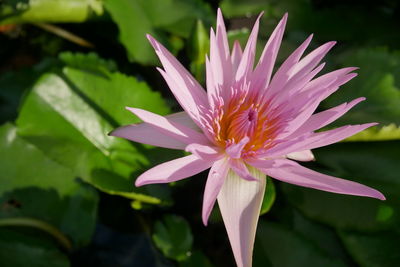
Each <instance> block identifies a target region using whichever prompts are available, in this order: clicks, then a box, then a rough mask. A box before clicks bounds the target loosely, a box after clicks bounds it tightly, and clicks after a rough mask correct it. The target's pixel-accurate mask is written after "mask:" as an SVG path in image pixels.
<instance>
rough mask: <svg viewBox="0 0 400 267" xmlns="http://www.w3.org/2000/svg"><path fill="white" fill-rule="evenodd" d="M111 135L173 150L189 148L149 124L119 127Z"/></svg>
mask: <svg viewBox="0 0 400 267" xmlns="http://www.w3.org/2000/svg"><path fill="white" fill-rule="evenodd" d="M109 135H111V136H117V137H122V138H125V139H128V140H131V141H134V142H138V143H143V144H148V145H152V146H158V147H165V148H171V149H184V148H185V147H186V146H187V144H185V143H183V142H181V141H178V140H177V139H175V138H173V137H170V136H168V135H165V134H163V133H161V132H159V131H157V130H156V129H154V127H153V126H152V125H150V124H148V123H140V124H132V125H126V126H123V127H119V128H117V129H115V130H114V131H112V132H111V133H110V134H109Z"/></svg>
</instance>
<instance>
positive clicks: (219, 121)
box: [212, 90, 279, 157]
mask: <svg viewBox="0 0 400 267" xmlns="http://www.w3.org/2000/svg"><path fill="white" fill-rule="evenodd" d="M248 92H249V91H245V90H243V91H236V92H235V93H236V94H235V95H234V96H233V97H232V98H231V99H230V101H229V103H228V104H227V105H226V106H225V105H224V104H223V103H222V104H221V105H220V106H218V108H217V109H215V110H214V116H213V117H214V120H213V126H212V128H213V130H212V131H213V135H214V137H215V140H216V142H217V144H218V145H220V146H221V147H223V148H226V147H228V146H230V145H232V144H237V143H239V142H240V141H241V140H242V139H243V138H244V137H248V138H249V139H250V140H249V142H248V143H247V144H246V145H245V147H244V149H243V152H242V156H244V157H246V156H251V155H253V154H254V153H257V152H258V151H260V150H265V149H268V148H270V147H271V146H273V144H274V141H275V137H276V133H277V129H278V128H279V126H278V122H279V120H278V118H276V117H274V116H273V114H271V111H270V110H269V108H268V103H260V102H259V101H258V100H259V99H260V97H259V96H258V95H257V94H252V95H249V94H248ZM272 113H273V112H272Z"/></svg>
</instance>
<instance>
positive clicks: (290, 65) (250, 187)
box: [111, 10, 385, 266]
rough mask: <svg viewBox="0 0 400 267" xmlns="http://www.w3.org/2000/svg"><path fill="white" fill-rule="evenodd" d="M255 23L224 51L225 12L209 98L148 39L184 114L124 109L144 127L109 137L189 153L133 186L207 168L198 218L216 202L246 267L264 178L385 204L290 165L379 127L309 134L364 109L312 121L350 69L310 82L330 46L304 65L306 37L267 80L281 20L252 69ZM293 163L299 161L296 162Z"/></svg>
mask: <svg viewBox="0 0 400 267" xmlns="http://www.w3.org/2000/svg"><path fill="white" fill-rule="evenodd" d="M260 17H261V15H260V16H259V17H258V19H257V21H256V22H255V25H254V27H253V30H252V32H251V34H250V37H249V40H248V42H247V44H246V47H245V48H244V51H242V48H241V47H240V44H239V42H235V43H234V45H233V49H232V52H231V50H230V48H229V45H228V40H227V34H226V29H225V25H224V21H223V17H222V14H221V11H220V10H218V15H217V29H216V32H215V33H214V31H213V29H211V33H210V35H211V36H210V43H211V47H210V57H209V59H208V58H207V59H206V78H207V81H206V85H207V91H206V90H204V89H203V88H202V86H201V85H200V84H199V83H198V82H197V81H196V80H195V79H194V78H193V77H192V75H191V74H190V73H189V72H188V71H187V70H186V69H185V68H184V67H183V66H182V65H181V64H180V63H179V62H178V61H177V60H176V59H175V58H174V56H173V55H171V54H170V53H169V52H168V51H167V49H166V48H165V47H164V46H162V45H161V44H160V43H158V42H157V41H156V40H155V39H154V38H153V37H151V36H148V39H149V41H150V43H151V45H152V46H153V47H154V49H155V51H156V53H157V55H158V57H159V59H160V61H161V63H162V65H163V67H164V69H160V68H159V69H158V70H159V72H160V73H161V75H162V76H163V77H164V79H165V81H166V82H167V84H168V86H169V88H170V89H171V91H172V93H173V94H174V96H175V98H176V99H177V100H178V102H179V104H180V105H181V106H182V108H183V109H184V112H179V113H175V114H171V115H168V116H165V117H163V116H160V115H157V114H154V113H152V112H149V111H146V110H142V109H138V108H127V109H128V110H129V111H131V112H132V113H133V114H135V115H136V116H138V117H139V118H140V119H141V120H142V121H143V123H141V124H133V125H128V126H124V127H121V128H118V129H116V130H115V131H114V132H112V133H111V135H113V136H118V137H123V138H126V139H129V140H132V141H135V142H140V143H145V144H150V145H154V146H159V147H166V148H171V149H182V150H186V151H188V152H190V153H191V154H190V155H189V156H185V157H182V158H178V159H175V160H172V161H169V162H165V163H163V164H160V165H158V166H155V167H154V168H152V169H150V170H148V171H146V172H145V173H143V174H142V175H140V176H139V177H138V178H137V180H136V186H142V185H147V184H154V183H169V182H173V181H177V180H181V179H184V178H188V177H190V176H192V175H195V174H197V173H199V172H202V171H204V170H206V169H208V168H211V170H210V172H209V174H208V178H207V182H206V186H205V191H204V198H203V210H202V219H203V222H204V224H205V225H207V220H208V217H209V215H210V213H211V210H212V208H213V206H214V203H215V201H216V200H218V205H219V208H220V210H221V213H222V217H223V220H224V224H225V227H226V230H227V232H228V236H229V240H230V243H231V246H232V250H233V254H234V257H235V260H236V264H237V265H238V266H251V264H252V251H253V244H254V239H255V233H256V227H257V222H258V217H259V213H260V207H261V203H262V198H263V195H264V190H265V187H266V175H268V176H270V177H272V178H275V179H277V180H280V181H283V182H287V183H291V184H295V185H299V186H304V187H309V188H314V189H319V190H323V191H328V192H334V193H340V194H349V195H357V196H366V197H373V198H378V199H381V200H384V199H385V197H384V196H383V195H382V194H381V193H380V192H379V191H377V190H375V189H372V188H370V187H367V186H364V185H361V184H358V183H355V182H352V181H348V180H344V179H340V178H336V177H332V176H329V175H325V174H321V173H318V172H315V171H313V170H310V169H307V168H305V167H303V166H301V165H300V164H298V163H297V162H296V161H310V160H314V156H313V154H312V152H311V149H313V148H317V147H322V146H326V145H330V144H332V143H336V142H338V141H340V140H343V139H345V138H347V137H349V136H351V135H354V134H356V133H358V132H360V131H362V130H364V129H366V128H368V127H371V126H373V125H375V123H368V124H361V125H348V126H343V127H339V128H336V129H333V130H328V131H323V132H315V131H316V130H318V129H320V128H322V127H324V126H326V125H328V124H329V123H331V122H333V121H335V120H336V119H338V118H339V117H341V116H342V115H343V114H345V113H346V112H347V111H348V110H349V109H351V108H352V107H353V106H355V105H356V104H358V103H359V102H361V101H363V100H364V98H357V99H355V100H353V101H351V102H350V103H343V104H341V105H339V106H337V107H333V108H331V109H328V110H325V111H322V112H318V113H315V114H313V113H314V112H315V111H316V109H317V107H318V105H319V104H320V102H321V101H322V100H324V99H325V98H327V97H328V96H329V95H331V94H332V93H334V92H335V91H336V90H337V89H338V88H339V87H340V86H341V85H342V84H344V83H346V82H348V81H349V80H351V79H352V78H354V77H355V76H356V75H357V74H355V73H353V71H354V70H356V68H343V69H339V70H335V71H332V72H329V73H327V74H324V75H321V76H319V77H318V78H315V77H316V75H317V74H318V73H319V72H320V71H321V70H322V69H323V67H324V63H320V61H321V59H322V58H323V57H324V56H325V54H326V53H327V52H328V51H329V50H330V49H331V48H332V47H333V46H334V44H335V42H328V43H326V44H323V45H321V46H320V47H318V48H317V49H315V50H313V51H311V52H310V53H309V54H308V55H306V56H304V57H303V53H304V51H305V50H306V48H307V46H308V45H309V43H310V41H311V38H312V36H310V37H309V38H307V39H306V40H305V41H304V42H303V43H302V44H301V45H300V46H299V47H298V48H297V49H296V50H295V51H294V52H293V53H292V54H291V55H290V56H289V57H288V58H287V59H286V60H285V61H284V62H283V64H282V65H281V66H280V67H279V68H278V70H277V71H276V72H275V73H274V75H272V72H273V68H274V63H275V60H276V57H277V53H278V50H279V47H280V44H281V41H282V37H283V33H284V28H285V24H286V20H287V14H286V15H285V16H284V17H283V18H282V20H281V21H280V22H279V24H278V26H277V27H276V29H275V30H274V31H273V33H272V35H271V37H270V38H269V40H268V42H267V44H266V46H265V48H264V50H263V52H262V55H261V57H260V59H259V61H258V63H257V64H256V66H255V67H254V60H255V51H256V41H257V34H258V28H259V19H260ZM294 160H295V161H294Z"/></svg>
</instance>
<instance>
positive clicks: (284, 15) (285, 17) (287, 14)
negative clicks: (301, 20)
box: [281, 12, 289, 23]
mask: <svg viewBox="0 0 400 267" xmlns="http://www.w3.org/2000/svg"><path fill="white" fill-rule="evenodd" d="M288 17H289V13H288V12H285V14H283V17H282V19H281V21H284V22H285V23H286V21H287V19H288Z"/></svg>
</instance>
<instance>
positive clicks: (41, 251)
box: [0, 229, 70, 267]
mask: <svg viewBox="0 0 400 267" xmlns="http://www.w3.org/2000/svg"><path fill="white" fill-rule="evenodd" d="M0 259H1V265H2V266H5V267H24V266H31V267H46V266H54V267H68V266H70V264H69V261H68V257H67V256H66V255H64V254H63V253H62V252H60V251H59V250H58V249H57V248H55V247H54V245H53V244H52V243H51V241H49V240H45V239H43V238H38V237H35V236H32V235H27V234H26V233H18V232H14V231H11V230H5V229H0Z"/></svg>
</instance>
